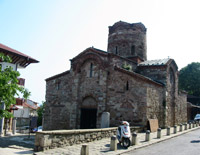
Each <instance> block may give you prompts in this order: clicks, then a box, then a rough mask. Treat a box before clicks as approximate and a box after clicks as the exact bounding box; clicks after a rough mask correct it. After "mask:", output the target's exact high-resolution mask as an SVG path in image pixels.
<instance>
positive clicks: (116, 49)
mask: <svg viewBox="0 0 200 155" xmlns="http://www.w3.org/2000/svg"><path fill="white" fill-rule="evenodd" d="M115 54H118V47H117V46H116V47H115Z"/></svg>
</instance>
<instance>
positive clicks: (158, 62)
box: [138, 58, 170, 66]
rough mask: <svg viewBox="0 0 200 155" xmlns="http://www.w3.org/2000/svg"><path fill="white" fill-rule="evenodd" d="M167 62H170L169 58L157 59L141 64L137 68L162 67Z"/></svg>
mask: <svg viewBox="0 0 200 155" xmlns="http://www.w3.org/2000/svg"><path fill="white" fill-rule="evenodd" d="M169 60H170V58H166V59H158V60H148V61H144V62H141V63H140V64H138V65H139V66H162V65H166V64H167V63H168V62H169Z"/></svg>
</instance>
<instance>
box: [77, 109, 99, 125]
mask: <svg viewBox="0 0 200 155" xmlns="http://www.w3.org/2000/svg"><path fill="white" fill-rule="evenodd" d="M96 116H97V109H85V108H82V109H81V126H80V128H81V129H94V128H96Z"/></svg>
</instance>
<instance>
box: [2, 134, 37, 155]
mask: <svg viewBox="0 0 200 155" xmlns="http://www.w3.org/2000/svg"><path fill="white" fill-rule="evenodd" d="M33 148H34V136H31V137H30V138H28V135H16V136H9V137H0V155H13V154H23V155H25V154H29V155H30V154H33V153H34V152H33Z"/></svg>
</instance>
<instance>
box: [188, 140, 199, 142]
mask: <svg viewBox="0 0 200 155" xmlns="http://www.w3.org/2000/svg"><path fill="white" fill-rule="evenodd" d="M190 143H200V140H192V141H191V142H190Z"/></svg>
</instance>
